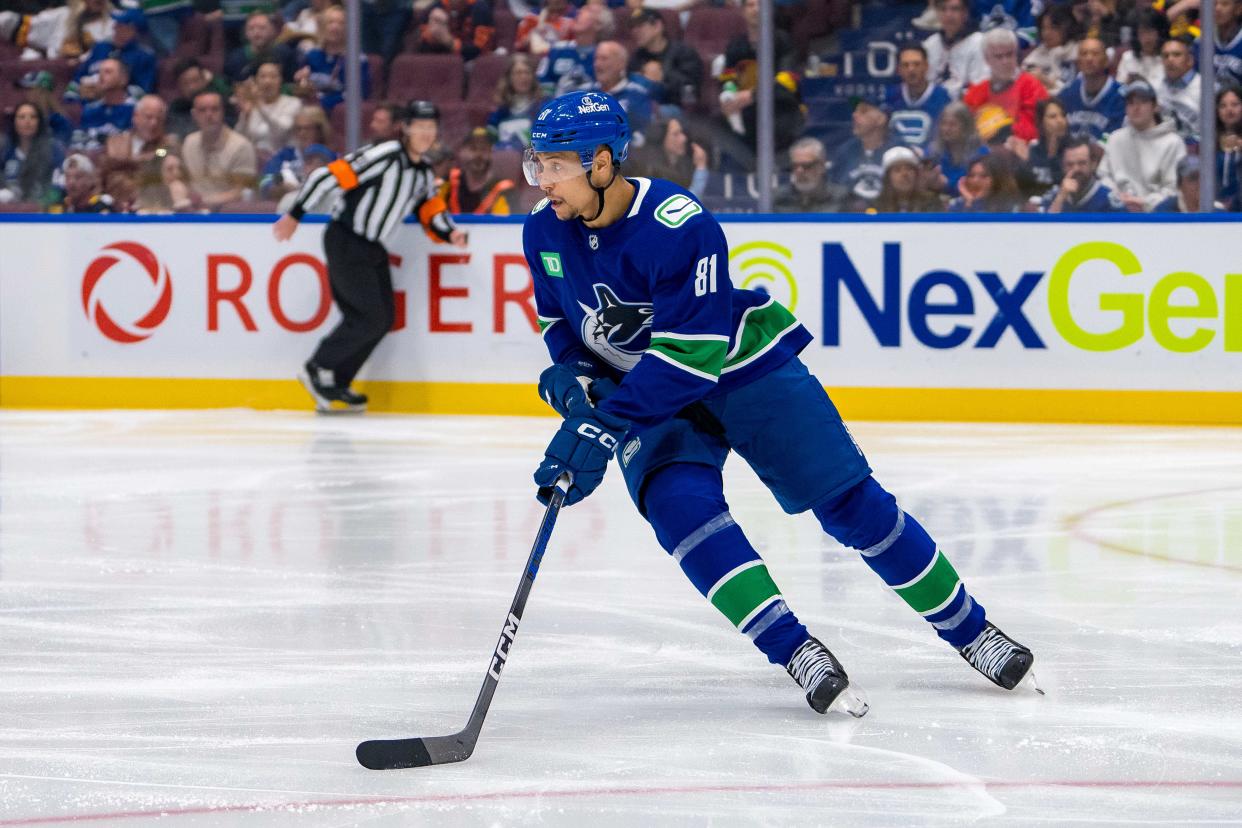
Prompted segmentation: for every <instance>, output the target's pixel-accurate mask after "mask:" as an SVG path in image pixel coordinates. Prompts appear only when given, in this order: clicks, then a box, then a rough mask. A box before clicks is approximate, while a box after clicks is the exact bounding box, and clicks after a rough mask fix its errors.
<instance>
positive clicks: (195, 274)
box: [0, 216, 1242, 424]
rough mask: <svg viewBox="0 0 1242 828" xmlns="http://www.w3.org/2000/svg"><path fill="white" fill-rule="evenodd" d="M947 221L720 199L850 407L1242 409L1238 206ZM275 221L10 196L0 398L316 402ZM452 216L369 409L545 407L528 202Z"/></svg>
mask: <svg viewBox="0 0 1242 828" xmlns="http://www.w3.org/2000/svg"><path fill="white" fill-rule="evenodd" d="M897 218H898V219H900V218H904V217H897ZM946 219H947V220H939V219H930V220H929V219H926V218H922V219H918V220H910V221H904V220H894V219H893V218H892V217H870V216H857V217H822V216H816V217H811V216H805V217H803V216H794V217H781V218H780V220H773V218H772V217H754V216H748V217H744V218H742V217H735V218H730V217H723V223H724V227H725V232H726V235H727V236H728V239H729V244H730V258H729V269H730V275H731V278H732V281H733V284H734V285H737V286H741V287H747V288H752V289H759V290H764V291H767V292H768V293H770V294H771V295H773V296H774V297H776V298H777V299H778V300H780V301H781V302H783V303H784V304H786V305H787V306H789V307H790V308H791V309H793V311H794V312H795V314H796V315H797V316H798V317H799V319H800V320H801V321H802V322H803V323H804V324H805V325H806V326H807V327H808V328H809V329H810V330H811V332H812V333H813V334H814V336H815V342H814V343H813V344H812V345H810V346H809V347H808V348H807V350H806V351H804V353H803V358H804V360H805V361H806V362H807V363H808V365H810V367H811V368H812V370H813V371H814V372H815V373H816V374H817V375H818V376H819V378H820V379H821V380H822V381H823V382H824V383H825V384H826V385H827V386H828V387H829V389H830V390H831V392H832V395H833V397H834V399H836V401H837V402H838V404H839V406H840V407H841V408H842V410H843V413H844V414H845V415H846V416H847V417H854V418H868V419H896V420H901V419H919V420H936V419H940V420H995V421H1079V422H1158V423H1159V422H1163V423H1225V424H1242V380H1240V379H1239V377H1240V376H1242V371H1240V370H1239V369H1240V368H1242V232H1240V231H1242V224H1240V223H1239V222H1237V221H1236V220H1230V219H1228V218H1225V219H1220V218H1217V217H1205V218H1198V217H1180V216H1174V217H1169V218H1167V219H1163V220H1161V219H1156V218H1152V217H1139V218H1130V217H1121V218H1119V219H1111V220H1108V221H1084V220H1068V221H1067V220H1057V219H1052V220H1050V219H1049V218H1048V217H1024V216H1016V217H967V218H965V219H963V218H961V217H954V218H951V219H948V217H946ZM997 219H999V220H997ZM270 223H271V219H270V217H248V216H238V217H167V218H148V219H141V218H140V219H135V218H133V217H127V218H113V217H98V218H89V217H87V218H81V219H79V218H78V217H68V218H67V219H66V218H65V217H57V218H55V219H51V218H43V217H26V216H6V217H0V250H3V251H4V252H3V255H2V256H0V405H3V406H9V407H69V408H75V407H144V408H152V407H154V408H162V407H170V408H197V407H210V408H218V407H225V406H247V407H254V408H295V409H296V408H306V407H307V405H308V402H307V399H306V397H305V394H304V392H303V391H302V390H301V389H300V387H298V385H297V384H296V383H295V382H294V381H293V380H292V375H293V373H294V372H295V371H296V370H297V367H298V366H299V365H300V364H301V363H302V362H303V361H304V360H305V359H306V358H307V356H308V355H309V354H310V352H311V351H312V350H313V348H314V346H315V343H316V342H317V341H318V339H319V338H320V337H321V336H322V335H323V334H324V333H326V332H327V331H328V330H329V329H330V328H331V326H332V325H333V324H335V322H336V320H337V318H338V317H337V314H336V311H335V310H334V309H333V307H332V305H331V301H330V296H329V293H328V290H327V280H326V273H325V270H324V266H323V262H322V251H321V248H320V243H319V237H320V235H321V233H322V230H323V224H322V223H320V222H309V221H308V222H306V223H304V224H303V226H302V227H301V229H300V230H299V231H298V233H297V235H296V236H295V238H294V239H293V241H292V242H290V243H288V244H283V245H280V244H276V243H275V242H273V241H272V239H271V234H270ZM467 228H468V229H469V230H470V245H469V248H468V249H466V250H457V249H455V248H450V247H447V246H445V245H433V244H432V243H430V241H429V240H428V239H427V237H426V236H425V235H424V234H423V233H422V232H421V230H420V229H419V228H418V227H417V226H412V225H406V226H404V227H402V228H401V229H400V230H399V231H398V238H396V239H395V240H394V241H393V242H392V243H391V244H390V245H389V247H390V250H391V253H392V265H393V275H394V284H395V286H396V289H397V320H396V324H395V325H394V330H393V331H392V333H391V334H390V335H389V336H388V337H387V338H386V339H385V340H384V342H383V343H382V344H381V345H380V347H379V349H378V350H377V351H376V353H375V355H374V356H373V357H372V359H371V361H370V363H369V364H368V365H367V367H366V369H365V370H364V372H363V374H362V377H361V379H362V381H363V383H362V384H363V386H364V388H365V390H366V391H367V393H368V394H370V395H371V397H372V408H373V409H374V410H382V411H409V412H430V413H478V414H541V413H546V407H545V406H544V405H543V404H542V403H541V402H540V401H539V400H538V398H537V397H536V395H535V393H534V387H533V386H534V382H535V378H536V377H537V376H538V373H539V371H540V370H541V369H542V368H543V366H544V365H546V363H547V354H546V351H545V350H544V348H543V345H542V342H541V341H540V338H539V334H538V327H537V324H536V317H535V309H534V303H533V298H532V287H531V283H530V273H529V270H528V269H527V266H526V264H525V260H524V258H523V255H522V245H521V229H522V228H521V219H520V218H514V219H507V220H506V219H475V218H471V219H468V220H467Z"/></svg>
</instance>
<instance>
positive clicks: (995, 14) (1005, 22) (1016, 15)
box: [970, 0, 1044, 48]
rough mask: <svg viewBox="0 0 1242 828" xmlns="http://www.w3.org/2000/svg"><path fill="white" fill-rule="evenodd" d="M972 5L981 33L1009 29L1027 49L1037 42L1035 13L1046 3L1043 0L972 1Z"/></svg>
mask: <svg viewBox="0 0 1242 828" xmlns="http://www.w3.org/2000/svg"><path fill="white" fill-rule="evenodd" d="M970 5H971V12H972V13H973V14H974V17H975V19H976V20H978V21H979V31H981V32H987V31H990V30H992V29H1009V30H1010V31H1011V32H1013V33H1014V34H1015V35H1017V36H1018V37H1019V38H1020V39H1021V40H1022V43H1023V47H1024V48H1026V47H1029V46H1030V45H1031V43H1033V42H1034V40H1035V34H1036V29H1035V12H1036V11H1038V9H1039V8H1040V7H1042V6H1043V5H1044V3H1043V0H971V4H970Z"/></svg>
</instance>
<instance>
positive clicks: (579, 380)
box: [539, 364, 591, 417]
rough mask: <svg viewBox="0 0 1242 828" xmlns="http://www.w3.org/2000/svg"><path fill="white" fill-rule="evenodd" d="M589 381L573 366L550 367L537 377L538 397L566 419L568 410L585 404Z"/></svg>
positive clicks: (588, 378) (589, 378) (587, 377)
mask: <svg viewBox="0 0 1242 828" xmlns="http://www.w3.org/2000/svg"><path fill="white" fill-rule="evenodd" d="M590 381H591V377H589V376H586V375H584V374H583V373H582V372H580V371H578V370H577V367H576V366H575V365H572V364H570V365H560V364H558V365H550V366H548V367H547V368H545V369H544V371H543V373H542V374H540V375H539V396H540V397H542V398H543V401H544V402H546V403H547V404H548V405H550V406H552V407H553V408H554V409H556V413H557V414H560V415H561V416H562V417H568V416H569V411H570V409H572V408H576V407H577V406H580V405H586V404H587V391H586V389H587V386H588V384H589V383H590Z"/></svg>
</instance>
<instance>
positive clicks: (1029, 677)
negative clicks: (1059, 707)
mask: <svg viewBox="0 0 1242 828" xmlns="http://www.w3.org/2000/svg"><path fill="white" fill-rule="evenodd" d="M1022 687H1026V688H1029V689H1031V690H1034V691H1035V692H1036V693H1038V694H1039V695H1041V696H1046V695H1047V693H1045V692H1044V691H1043V688H1042V687H1040V686H1039V682H1037V681H1036V680H1035V671H1034V670H1033V669H1032V670H1027V671H1026V675H1025V676H1023V677H1022V680H1021V681H1019V682H1018V684H1017V686H1016V687H1014V688H1013V689H1015V690H1018V689H1020V688H1022Z"/></svg>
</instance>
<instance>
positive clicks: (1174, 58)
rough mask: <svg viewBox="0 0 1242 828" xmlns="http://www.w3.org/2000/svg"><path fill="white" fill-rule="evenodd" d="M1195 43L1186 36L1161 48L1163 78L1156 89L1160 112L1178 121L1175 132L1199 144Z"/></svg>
mask: <svg viewBox="0 0 1242 828" xmlns="http://www.w3.org/2000/svg"><path fill="white" fill-rule="evenodd" d="M1193 43H1194V41H1193V40H1191V39H1190V38H1189V37H1186V36H1183V37H1175V38H1173V39H1172V40H1168V41H1165V43H1164V45H1163V46H1161V47H1160V59H1161V61H1162V62H1163V63H1164V78H1163V79H1162V80H1161V81H1160V83H1156V84H1152V85H1153V86H1155V87H1156V98H1157V100H1158V101H1159V102H1160V109H1161V111H1162V112H1165V113H1166V114H1168V115H1170V116H1172V117H1173V119H1174V120H1176V122H1177V132H1178V134H1179V135H1181V136H1182V139H1183V140H1185V141H1187V142H1189V143H1198V142H1199V94H1200V92H1199V90H1200V88H1201V87H1200V80H1199V73H1198V72H1196V71H1195V56H1194V52H1193V51H1192V50H1191V46H1192V44H1193Z"/></svg>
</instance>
